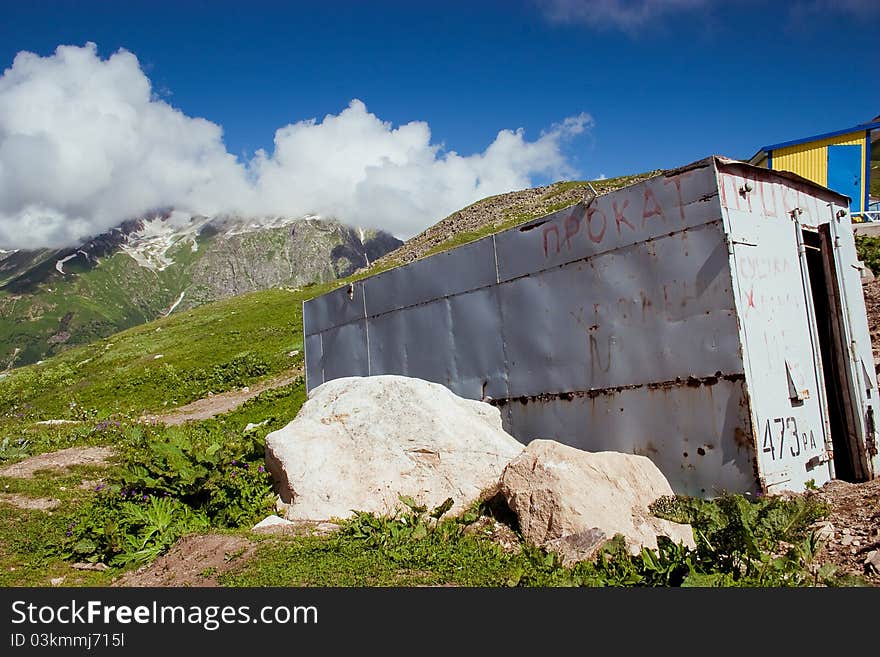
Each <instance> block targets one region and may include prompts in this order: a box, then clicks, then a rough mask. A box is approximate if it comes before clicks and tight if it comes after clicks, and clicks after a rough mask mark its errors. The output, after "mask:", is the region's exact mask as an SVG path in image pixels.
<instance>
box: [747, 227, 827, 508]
mask: <svg viewBox="0 0 880 657" xmlns="http://www.w3.org/2000/svg"><path fill="white" fill-rule="evenodd" d="M798 233H799V230H798V227H797V225H796V224H794V223H793V222H791V221H790V220H777V221H765V222H761V223H760V224H758V225H754V230H753V232H752V234H751V236H750V239H749V240H748V241H747V242H737V241H734V245H733V246H734V248H733V257H734V262H735V266H736V274H737V275H736V279H737V286H738V288H739V289H738V291H737V294H738V297H739V308H740V320H741V323H742V330H743V333H744V336H743V337H744V341H745V344H744V347H745V351H746V353H745V354H744V355H745V359H746V360H747V362H748V367H749V371H750V375H749V379H748V388H749V398H750V401H751V407H752V417H753V435H754V440H755V448H756V451H757V457H758V459H757V460H758V470H759V475H760V478H761V483H762V484H763V487H764V489H765V490H766V492H768V493H774V492H778V491H780V490H793V491H798V492H800V491H803V490H804V487H805V485H806V483H807V482H808V481H810V480H812V481H813V482H814V483H815V484H816V485H819V486H821V485H822V484H824V483H825V482H827V481H828V480H829V479H830V473H829V471H828V467H827V465H825V461H826V460H827V457H826V452H825V437H826V435H827V433H826V432H827V428H826V426H825V412H824V404H823V396H824V389H823V386H822V384H821V382H822V369H821V368H822V366H821V363H820V362H818V360H819V359H818V354H817V353H816V352H815V351H814V348H813V336H814V335H815V324H814V322H813V319H812V316H813V315H812V312H811V308H810V307H809V306H808V305H807V304H808V303H809V298H808V297H807V296H806V295H805V289H806V290H808V289H809V288H808V287H805V286H808V285H809V281H808V280H807V281H805V280H804V272H803V271H802V268H801V262H800V255H799V253H798V251H799V248H798V247H799V244H798V242H799V240H798V237H797V236H798Z"/></svg>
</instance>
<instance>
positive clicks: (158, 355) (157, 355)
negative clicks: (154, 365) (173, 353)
mask: <svg viewBox="0 0 880 657" xmlns="http://www.w3.org/2000/svg"><path fill="white" fill-rule="evenodd" d="M160 358H165V354H156V355H155V356H153V360H159V359H160Z"/></svg>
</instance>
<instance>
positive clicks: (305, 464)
mask: <svg viewBox="0 0 880 657" xmlns="http://www.w3.org/2000/svg"><path fill="white" fill-rule="evenodd" d="M522 450H523V445H522V444H521V443H519V442H517V440H516V439H514V438H513V437H512V436H510V435H509V434H507V433H506V432H505V431H504V430H503V429H502V428H501V414H500V412H499V411H498V409H497V408H495V407H493V406H490V405H489V404H485V403H483V402H478V401H472V400H469V399H463V398H461V397H458V396H457V395H455V394H453V393H452V392H451V391H450V390H448V389H447V388H445V387H444V386H442V385H439V384H437V383H431V382H428V381H424V380H421V379H415V378H410V377H404V376H395V375H382V376H372V377H346V378H341V379H335V380H333V381H328V382H327V383H324V384H323V385H321V386H318V387H317V388H315V389H314V390H313V391H312V392H311V394H310V395H309V400H308V401H307V402H306V403H305V404H304V405H303V407H302V409H300V412H299V413H298V414H297V416H296V418H295V419H294V420H293V421H292V422H290V423H289V424H288V425H287V426H285V427H284V428H282V429H279V430H278V431H273V432H272V433H270V434H269V435H268V436H266V463H267V465H268V467H269V470H270V472H271V473H272V475H273V477H274V479H275V482H276V485H277V486H278V492H279V494H280V497H281V500H282V501H283V502H284V503H286V504H288V505H289V506H287V508H286V517H287V518H288V519H291V520H327V519H330V518H347V517H350V516H351V515H352V513H353V512H354V511H368V512H373V513H375V514H377V515H387V514H392V513H394V512H395V511H396V510H398V509H400V508H402V507H403V505H402V504H401V502H400V499H399V496H408V497H410V498H412V499H413V500H414V501H415V502H416V503H417V504H420V505H424V506H426V507H428V509H429V510H430V509H433V508H435V507H438V506H440V505H442V504H443V503H444V502H445V501H446V499H447V498H452V500H453V506H452V508H451V509H450V511H449V512H448V513H450V514H451V515H454V514H456V513H459V512H461V511H463V510H464V509H465V508H467V507H468V506H469V505H470V504H472V503H473V502H474V501H476V500H478V499H481V495H482V494H483V493H484V491H487V490H490V489H491V490H497V485H498V480H499V477H500V476H501V472H502V471H503V470H504V467H505V466H506V465H507V464H508V463H509V462H510V460H511V459H512V458H513V457H515V456H516V455H517V454H519V453H520V452H521V451H522Z"/></svg>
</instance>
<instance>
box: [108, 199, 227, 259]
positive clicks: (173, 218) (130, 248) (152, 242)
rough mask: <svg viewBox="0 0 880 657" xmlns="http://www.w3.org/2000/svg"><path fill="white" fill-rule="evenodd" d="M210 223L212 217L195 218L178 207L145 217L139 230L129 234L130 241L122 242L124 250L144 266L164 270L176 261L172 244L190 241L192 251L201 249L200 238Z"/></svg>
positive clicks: (121, 247)
mask: <svg viewBox="0 0 880 657" xmlns="http://www.w3.org/2000/svg"><path fill="white" fill-rule="evenodd" d="M210 222H211V218H210V217H202V216H195V217H193V216H190V215H189V214H186V213H184V212H179V211H177V210H175V211H173V212H171V213H170V214H169V215H165V216H155V217H151V218H149V219H144V220H143V221H142V222H141V227H140V228H139V229H138V230H136V231H134V232H132V233H129V235H128V239H127V242H126V244H122V245H121V246H120V249H122V251H123V252H125V253H127V254H128V255H130V256H131V257H132V258H133V259H134V260H135V262H137V263H138V264H139V265H140V266H141V267H145V268H146V269H151V270H153V271H162V270H164V269H165V268H166V267H168V266H170V265H172V264H174V261H173V260H172V259H171V257H170V256H169V255H168V252H169V251H170V250H171V249H172V247H174V246H177V245H178V244H180V243H181V242H187V241H188V242H190V249H191V250H192V251H196V250H198V245H197V243H196V238H197V237H198V234H199V232H200V231H201V230H202V228H203V227H204V226H205V225H206V224H208V223H210Z"/></svg>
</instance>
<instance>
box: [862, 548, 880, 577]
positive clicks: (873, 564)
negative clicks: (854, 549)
mask: <svg viewBox="0 0 880 657" xmlns="http://www.w3.org/2000/svg"><path fill="white" fill-rule="evenodd" d="M865 570H867V571H868V572H869V573H875V574H880V550H871V551H870V552H868V554H866V555H865Z"/></svg>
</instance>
